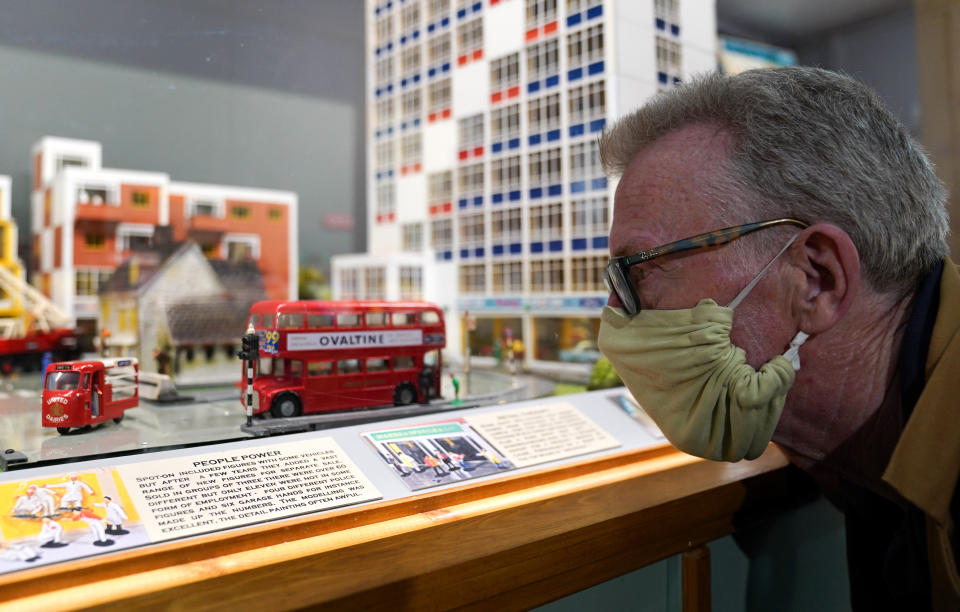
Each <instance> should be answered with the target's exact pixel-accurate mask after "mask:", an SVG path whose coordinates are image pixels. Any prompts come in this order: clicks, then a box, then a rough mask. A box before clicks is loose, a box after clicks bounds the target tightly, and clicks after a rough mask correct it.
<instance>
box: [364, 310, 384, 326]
mask: <svg viewBox="0 0 960 612" xmlns="http://www.w3.org/2000/svg"><path fill="white" fill-rule="evenodd" d="M386 324H387V313H385V312H368V313H367V325H369V326H371V327H373V326H383V325H386Z"/></svg>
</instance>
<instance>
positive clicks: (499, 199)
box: [490, 193, 503, 204]
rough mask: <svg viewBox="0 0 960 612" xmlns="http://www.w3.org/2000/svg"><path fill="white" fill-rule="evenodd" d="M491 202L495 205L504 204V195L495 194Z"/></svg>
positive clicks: (491, 197)
mask: <svg viewBox="0 0 960 612" xmlns="http://www.w3.org/2000/svg"><path fill="white" fill-rule="evenodd" d="M490 200H491V201H492V202H493V203H494V204H499V203H501V202H503V194H502V193H495V194H493V195H492V196H490Z"/></svg>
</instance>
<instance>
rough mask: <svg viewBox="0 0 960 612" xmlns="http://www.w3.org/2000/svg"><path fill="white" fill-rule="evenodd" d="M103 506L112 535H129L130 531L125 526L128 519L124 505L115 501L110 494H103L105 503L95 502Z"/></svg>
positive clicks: (109, 531) (108, 531)
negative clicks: (124, 522)
mask: <svg viewBox="0 0 960 612" xmlns="http://www.w3.org/2000/svg"><path fill="white" fill-rule="evenodd" d="M93 505H94V506H98V507H100V508H103V509H104V510H106V512H107V516H106V517H105V518H104V520H105V521H106V523H107V533H109V534H111V535H127V534H128V533H130V532H129V531H127V530H126V529H124V528H123V521H125V520H127V513H126V512H124V511H123V506H121V505H120V504H118V503H117V502H115V501H113V499H111V498H110V496H108V495H104V496H103V503H98V504H93Z"/></svg>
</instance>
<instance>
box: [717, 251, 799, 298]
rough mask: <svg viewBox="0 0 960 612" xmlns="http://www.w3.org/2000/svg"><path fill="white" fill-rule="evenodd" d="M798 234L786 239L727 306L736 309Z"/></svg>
mask: <svg viewBox="0 0 960 612" xmlns="http://www.w3.org/2000/svg"><path fill="white" fill-rule="evenodd" d="M799 235H800V234H794V235H793V236H791V237H790V240H788V241H787V244H785V245H783V248H782V249H780V252H779V253H777V254H776V255H774V256H773V259H771V260H770V263H768V264H767V265H765V266H764V267H763V270H760V273H759V274H757V275H756V276H754V277H753V280H752V281H750V282H749V283H747V286H746V287H744V288H743V289H742V290H741V291H740V293H738V294H737V297H735V298H733V301H732V302H730V303H729V304H727V308H730V309H733V310H736V308H737V306H739V305H740V302H742V301H743V300H744V298H746V297H747V295H749V294H750V291H751V290H752V289H753V288H754V287H756V285H757V283H759V282H760V281H761V280H762V279H763V277H764V276H765V275H766V273H767V270H769V269H770V266H772V265H773V263H774V262H775V261H777V259H778V258H779V257H780V256H781V255H783V254H784V252H785V251H786V250H787V249H788V248H790V245H791V244H793V241H794V240H796V239H797V237H798V236H799Z"/></svg>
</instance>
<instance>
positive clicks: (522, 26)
mask: <svg viewBox="0 0 960 612" xmlns="http://www.w3.org/2000/svg"><path fill="white" fill-rule="evenodd" d="M715 22H716V19H715V7H714V2H713V0H484V1H480V0H477V1H464V0H368V2H367V16H366V23H367V52H368V59H369V62H368V63H367V77H368V78H367V83H368V87H367V89H368V91H367V100H368V121H367V125H368V132H369V133H368V138H369V140H368V150H367V166H368V171H369V172H368V180H367V194H368V197H367V202H368V203H369V205H368V210H367V228H368V231H367V236H368V250H367V253H365V254H362V255H347V256H340V257H336V258H334V261H333V274H332V281H333V292H334V296H335V297H336V298H343V299H347V298H357V299H367V298H369V299H384V298H385V299H401V298H422V299H426V300H430V301H433V302H436V303H438V304H440V305H441V306H443V307H444V309H445V312H446V316H447V322H448V339H447V347H448V353H449V357H450V358H453V359H457V358H458V357H460V356H462V355H463V350H464V347H463V342H464V335H465V333H464V330H465V321H466V317H465V316H464V315H465V314H466V313H469V315H470V318H471V319H474V320H475V321H476V330H475V331H474V332H473V334H472V336H471V353H472V354H473V355H475V356H476V355H479V356H481V357H484V356H489V357H491V358H497V357H499V358H501V359H505V354H506V353H505V351H506V349H507V344H511V345H513V344H514V341H515V340H520V341H521V345H522V346H521V345H517V346H516V347H515V348H517V349H518V350H520V351H522V359H523V360H524V364H525V365H526V366H549V365H551V364H556V363H557V362H591V361H593V360H595V359H596V358H597V357H598V353H597V352H596V347H595V345H594V341H595V339H596V332H597V330H598V328H599V316H600V310H601V307H602V306H603V304H605V303H606V292H605V290H604V287H603V278H602V269H603V266H604V265H605V263H606V261H607V258H608V256H609V255H608V249H607V232H608V229H609V224H610V214H609V210H610V205H611V203H612V199H613V190H614V187H615V185H613V184H612V183H611V182H610V181H608V180H607V179H606V178H605V177H604V173H603V169H602V168H601V164H600V160H599V156H598V153H597V144H596V142H597V137H598V135H599V134H600V133H601V131H602V130H603V128H604V126H606V125H608V124H609V123H610V122H611V121H612V120H613V119H615V118H616V117H618V116H620V115H622V114H625V113H627V112H629V111H630V110H632V109H634V108H636V107H637V106H639V105H640V104H642V103H643V102H644V100H645V99H647V98H648V97H650V96H652V95H653V94H655V93H657V92H658V91H660V90H662V89H664V88H668V87H672V86H674V85H675V84H676V83H678V82H681V81H683V80H684V79H687V78H689V77H690V76H691V75H693V74H696V73H702V72H706V71H711V70H714V69H715V68H716V49H715V45H716V25H715ZM581 367H582V366H581Z"/></svg>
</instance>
